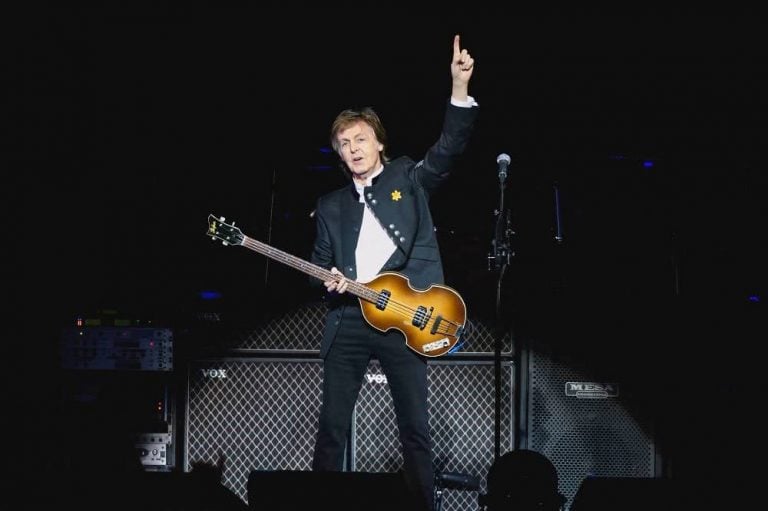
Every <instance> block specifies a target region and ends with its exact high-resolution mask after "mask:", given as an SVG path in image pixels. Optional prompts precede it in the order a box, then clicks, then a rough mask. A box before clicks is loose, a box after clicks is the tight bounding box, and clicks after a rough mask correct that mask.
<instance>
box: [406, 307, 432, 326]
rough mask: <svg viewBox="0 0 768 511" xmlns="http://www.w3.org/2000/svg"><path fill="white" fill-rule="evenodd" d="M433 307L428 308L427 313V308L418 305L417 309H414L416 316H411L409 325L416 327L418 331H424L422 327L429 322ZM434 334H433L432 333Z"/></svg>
mask: <svg viewBox="0 0 768 511" xmlns="http://www.w3.org/2000/svg"><path fill="white" fill-rule="evenodd" d="M434 310H435V308H434V307H430V308H429V311H427V308H426V307H424V306H423V305H419V307H418V308H417V309H416V314H414V315H413V319H412V320H411V323H412V324H413V326H415V327H418V328H419V330H424V327H425V326H427V323H428V322H429V318H431V317H432V311H434ZM432 333H434V332H432Z"/></svg>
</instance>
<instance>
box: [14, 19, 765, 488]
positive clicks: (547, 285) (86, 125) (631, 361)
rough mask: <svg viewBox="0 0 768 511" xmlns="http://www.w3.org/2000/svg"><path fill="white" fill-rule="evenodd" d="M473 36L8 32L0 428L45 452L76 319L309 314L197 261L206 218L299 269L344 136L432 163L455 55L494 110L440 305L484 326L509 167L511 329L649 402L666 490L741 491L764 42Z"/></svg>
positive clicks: (195, 23)
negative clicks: (286, 257)
mask: <svg viewBox="0 0 768 511" xmlns="http://www.w3.org/2000/svg"><path fill="white" fill-rule="evenodd" d="M383 10H385V9H379V11H383ZM476 11H479V12H474V13H473V14H472V15H462V14H461V13H460V12H458V10H455V11H454V10H452V9H446V12H445V13H444V14H442V15H435V16H432V17H426V16H413V15H408V16H405V15H402V16H401V15H398V13H396V12H386V13H382V12H373V11H366V10H358V9H357V8H350V9H349V10H347V9H342V8H339V9H338V10H334V11H327V10H320V9H310V10H302V9H298V8H297V9H296V11H295V12H288V10H286V9H281V10H270V9H268V8H260V9H256V8H253V9H235V8H230V9H227V8H221V9H215V10H214V9H193V8H185V9H181V8H179V9H170V8H167V9H161V8H153V9H146V10H142V9H137V8H118V7H113V8H106V7H101V8H84V9H77V10H75V9H59V8H49V9H45V10H39V11H35V12H31V11H27V12H23V13H16V14H14V15H10V16H8V17H7V19H6V21H8V22H10V24H11V25H12V27H11V30H9V31H8V34H9V35H10V43H11V44H10V45H9V46H6V51H7V53H6V55H7V60H6V61H5V73H4V75H5V80H4V81H5V82H6V85H8V86H9V89H8V94H7V96H6V97H7V100H8V101H7V107H8V108H7V110H6V115H5V119H6V120H7V121H9V127H10V130H9V131H8V135H7V136H6V137H5V143H6V149H5V153H6V157H7V158H8V160H9V161H8V163H7V164H6V165H7V166H6V169H5V170H6V172H5V173H4V174H5V176H4V178H3V179H4V180H5V181H6V183H7V184H6V185H5V186H3V191H4V195H5V196H6V200H5V204H6V208H5V209H6V212H7V216H6V229H5V235H6V244H7V246H9V247H10V248H8V249H7V250H8V251H9V252H10V255H11V261H10V263H9V264H7V265H6V269H7V270H9V276H8V281H9V282H11V283H12V285H11V286H9V287H7V288H6V289H7V292H8V293H9V295H10V296H9V302H10V303H11V304H12V307H13V309H12V310H11V312H12V321H11V322H10V323H9V324H10V325H11V326H12V328H11V332H10V333H9V337H8V339H10V340H11V342H8V343H7V349H9V360H12V361H13V363H12V364H11V365H12V366H13V367H11V368H10V370H9V371H7V372H6V375H7V377H8V378H9V380H10V381H12V382H14V383H13V387H12V388H13V389H14V390H13V392H12V393H11V395H12V399H11V403H12V405H13V407H12V408H9V410H12V413H10V414H6V420H9V421H10V423H11V426H12V427H13V428H14V429H15V430H18V431H23V432H24V433H25V434H27V433H28V434H29V435H31V436H35V437H40V436H42V437H45V436H46V435H48V434H50V433H51V430H52V429H55V428H56V426H55V425H53V424H51V423H50V422H51V420H50V417H51V416H52V415H53V414H52V410H55V409H56V408H57V400H58V393H57V391H58V388H57V385H58V382H57V380H56V364H57V359H56V346H57V342H58V340H59V330H60V328H61V327H63V326H68V325H71V324H72V322H73V321H74V318H75V317H77V316H78V315H86V316H87V315H95V314H98V311H103V310H115V311H118V314H119V315H120V316H123V317H129V318H135V319H140V320H142V321H145V320H154V321H156V322H161V323H165V324H169V325H171V326H172V327H174V328H176V329H178V330H179V331H190V330H194V328H195V327H196V325H197V324H198V322H199V320H200V317H201V316H200V313H202V312H209V311H216V312H217V313H219V314H220V317H221V318H223V321H224V322H229V323H231V324H237V325H248V324H256V323H257V322H258V321H259V319H260V318H262V317H264V316H265V315H269V314H272V313H275V312H276V311H282V310H287V309H288V308H290V307H292V306H294V305H295V304H297V303H301V302H303V301H306V300H308V299H312V298H314V296H313V295H312V292H311V291H310V290H309V287H308V285H307V279H306V277H305V276H304V275H303V274H299V273H298V272H295V271H294V270H292V269H288V268H285V267H281V266H279V265H278V264H277V263H267V261H266V259H264V258H262V256H260V255H257V254H253V253H251V252H249V251H247V250H245V249H243V248H241V247H227V248H225V247H222V246H221V245H220V244H214V243H212V242H211V240H209V239H208V238H207V237H206V236H205V231H206V227H207V226H206V217H207V215H208V214H209V213H214V214H217V215H223V216H225V217H227V219H228V220H234V221H236V223H237V225H238V226H239V227H241V228H242V229H243V231H244V232H245V233H246V234H248V235H249V236H251V237H254V238H256V239H260V240H263V241H266V242H268V243H270V244H272V245H273V246H276V247H278V248H281V249H283V250H286V251H288V252H290V253H293V254H296V255H298V256H300V257H304V258H307V257H308V256H309V250H310V247H311V242H312V237H313V234H314V225H313V223H312V219H311V217H310V213H311V211H312V209H313V207H314V200H315V198H316V197H317V196H319V195H320V194H322V193H325V192H327V191H330V190H332V189H334V188H336V187H338V186H340V185H341V184H343V183H344V179H343V176H342V174H341V172H340V170H339V169H338V166H337V160H336V158H335V156H334V155H333V154H330V153H329V152H328V145H329V144H328V140H327V135H328V128H329V126H330V123H331V122H332V120H333V118H334V116H335V115H336V113H338V111H340V110H341V109H343V108H346V107H350V106H361V105H371V106H373V107H374V108H376V109H377V111H378V112H379V113H380V115H381V117H382V119H383V121H384V123H385V126H386V127H387V129H388V132H389V136H390V147H389V153H390V154H391V155H395V156H396V155H401V154H408V155H410V156H412V157H413V158H414V159H418V158H420V156H421V154H422V152H423V151H424V150H425V149H426V148H427V147H428V145H429V144H431V143H432V142H433V139H434V137H435V136H436V135H437V134H438V132H439V128H440V123H441V120H442V112H443V108H444V105H445V102H446V101H447V99H448V97H449V94H450V75H449V68H448V66H449V62H450V57H451V42H452V36H453V34H454V33H460V34H461V36H462V45H463V46H465V47H466V48H468V49H469V51H470V52H471V53H472V55H473V56H474V57H475V59H476V68H475V74H474V76H473V79H472V83H471V86H470V93H471V94H472V95H473V96H474V97H475V98H476V99H477V100H478V102H479V104H480V106H481V108H482V111H481V115H480V118H479V122H478V125H477V128H476V132H475V135H474V138H473V140H472V143H471V145H470V147H469V148H468V150H467V152H466V154H465V155H464V157H463V159H462V160H461V162H460V164H459V167H458V169H457V171H456V173H455V176H454V178H453V180H452V181H451V182H450V183H449V184H447V185H446V187H445V188H444V189H443V190H441V192H440V193H439V194H438V195H437V196H436V197H435V198H434V200H433V211H434V216H435V220H436V223H437V225H438V229H439V231H438V232H439V236H440V242H441V247H442V252H443V254H444V260H445V266H446V277H447V282H448V283H449V285H451V286H453V287H455V288H456V289H457V290H458V291H459V292H460V293H462V295H463V296H464V297H465V299H466V301H467V303H468V307H469V309H470V310H471V311H472V313H473V314H475V315H477V316H478V317H481V318H485V319H487V320H488V321H491V322H492V321H493V319H494V300H495V284H496V275H495V273H493V272H490V271H489V270H488V259H487V256H488V252H489V249H490V243H491V240H492V238H493V224H494V209H495V208H496V207H497V206H498V199H499V197H498V196H499V184H498V178H497V166H496V163H495V160H496V156H497V155H498V154H499V153H501V152H506V153H508V154H510V155H511V157H512V163H511V165H510V172H509V178H508V180H507V186H506V194H505V203H506V206H507V207H508V208H509V210H510V214H511V221H512V226H513V227H514V229H515V232H516V236H515V237H514V240H513V241H514V247H515V251H516V256H515V257H514V258H513V260H512V265H511V267H510V271H509V273H508V275H507V277H506V279H505V281H504V285H503V293H502V295H503V301H502V303H503V309H504V310H503V312H504V314H503V316H504V320H503V326H504V327H505V328H511V329H513V331H514V332H516V334H517V335H520V336H521V337H524V338H533V339H537V340H540V341H544V342H547V343H549V344H550V345H552V346H554V347H556V348H557V349H561V350H565V351H568V352H570V353H576V354H579V353H581V354H583V355H584V357H591V358H592V359H594V360H598V361H599V363H604V364H605V366H606V367H608V368H609V369H610V371H611V372H612V373H613V374H615V375H616V376H617V377H619V378H621V379H623V380H624V381H629V382H632V384H633V385H634V386H635V387H636V388H638V389H641V390H642V392H643V394H644V396H645V399H646V401H647V403H648V406H649V408H651V409H652V410H653V411H654V414H655V416H656V417H657V419H658V421H659V424H660V428H659V435H660V445H661V446H662V449H663V456H664V458H665V463H666V464H667V470H668V471H669V473H670V474H672V475H674V476H675V477H679V478H682V479H686V480H691V481H693V480H705V481H710V482H711V481H720V480H721V478H725V477H726V476H727V475H728V474H734V473H736V474H742V473H743V471H745V470H746V469H745V468H744V467H743V466H741V465H740V463H742V462H744V461H745V460H747V459H749V457H750V455H749V454H748V453H747V452H745V451H746V450H747V448H748V447H749V446H750V445H752V443H753V441H755V440H753V439H752V438H751V435H752V433H753V428H754V424H755V422H754V420H755V415H756V414H757V412H758V409H759V408H758V406H759V405H758V404H757V403H756V402H755V400H756V397H757V396H758V395H759V385H760V383H762V382H761V381H760V379H759V378H758V374H760V373H761V371H760V370H761V369H762V367H761V363H760V361H759V360H758V358H757V351H758V350H759V348H760V343H761V342H762V341H763V340H764V339H765V337H766V335H765V328H764V324H763V323H764V317H765V299H766V281H765V270H764V264H765V260H766V249H765V246H766V236H765V232H764V223H765V219H766V215H765V185H766V180H765V170H766V169H765V158H764V138H765V129H764V124H765V123H764V120H765V113H766V108H765V107H766V93H765V91H766V85H768V83H766V76H765V61H766V60H765V57H766V55H765V50H764V48H768V45H767V44H765V41H764V39H765V37H764V35H763V34H764V31H763V30H761V29H759V28H758V25H757V23H756V22H753V21H752V19H751V18H749V17H746V16H745V17H741V18H735V17H734V18H727V17H720V16H718V17H701V18H692V17H690V16H685V17H668V16H660V15H653V16H652V15H650V14H647V15H645V16H635V17H609V18H598V17H589V18H579V17H565V16H549V17H538V18H527V17H518V16H515V15H513V14H512V13H510V12H504V11H483V10H480V9H476ZM555 190H557V192H558V193H559V200H560V210H559V213H560V217H559V218H560V222H561V223H560V227H561V229H562V230H561V231H558V230H557V223H556V217H555ZM558 232H560V233H561V234H562V237H563V240H562V241H561V242H557V241H556V240H555V235H556V234H558ZM202 291H215V292H217V293H220V295H221V298H219V299H217V300H214V301H205V300H202V298H201V292H202ZM177 348H178V349H179V355H180V357H183V356H184V355H185V353H187V354H188V353H190V352H191V351H192V350H194V349H198V348H201V347H200V346H189V345H188V346H184V345H180V346H178V347H177ZM202 348H210V346H207V347H202ZM182 360H183V359H182ZM182 360H180V362H181V361H182ZM596 363H597V362H596ZM48 443H50V442H47V443H45V445H47V444H48ZM42 451H44V449H42V448H40V449H34V448H32V449H31V452H30V453H29V454H28V455H27V456H25V457H24V459H25V463H24V465H25V466H26V470H27V471H34V470H35V469H37V468H39V467H40V466H41V465H42V464H44V463H45V458H46V455H47V453H46V452H42ZM731 479H739V480H741V477H738V478H733V477H729V481H730V480H731ZM718 484H719V483H718Z"/></svg>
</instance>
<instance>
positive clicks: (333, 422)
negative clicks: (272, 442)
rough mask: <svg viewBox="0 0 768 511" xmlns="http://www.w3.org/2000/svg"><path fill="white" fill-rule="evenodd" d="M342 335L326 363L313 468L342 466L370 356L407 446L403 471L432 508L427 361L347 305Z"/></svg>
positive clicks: (396, 334) (424, 504) (413, 489)
mask: <svg viewBox="0 0 768 511" xmlns="http://www.w3.org/2000/svg"><path fill="white" fill-rule="evenodd" d="M341 321H342V323H341V326H340V328H339V332H338V335H337V336H336V339H334V341H333V344H332V345H331V348H330V350H329V351H328V353H327V355H326V357H325V360H324V362H323V404H322V406H321V410H320V419H319V427H318V433H317V440H316V443H315V451H314V457H313V460H312V469H313V470H333V471H339V470H342V469H343V464H344V449H345V447H346V445H347V439H348V436H349V432H350V431H349V430H350V426H351V419H352V413H353V411H354V407H355V402H356V401H357V397H358V394H359V393H360V387H361V386H362V383H363V377H364V375H365V371H366V369H367V367H368V363H369V361H370V360H371V358H377V359H378V360H379V363H380V364H381V368H382V370H383V371H384V374H385V376H386V377H387V383H388V384H389V389H390V392H391V393H392V399H393V402H394V407H395V414H396V415H397V426H398V431H399V434H400V442H401V443H402V446H403V473H404V476H405V480H406V484H407V486H408V488H409V490H410V491H411V492H413V494H414V495H416V496H417V498H418V499H419V500H420V501H421V507H422V509H428V510H431V509H432V501H433V487H434V470H433V468H432V449H431V441H430V435H429V419H428V410H427V361H426V359H425V358H424V357H421V356H420V355H418V354H417V353H415V352H414V351H412V350H411V349H410V348H408V347H407V346H406V345H405V339H404V337H403V335H402V334H401V333H400V332H398V331H394V330H390V331H389V332H387V333H382V332H379V331H378V330H376V329H374V328H373V327H371V326H370V325H368V323H366V322H365V320H364V319H363V316H362V312H361V311H360V307H355V306H351V305H350V306H345V309H344V312H343V314H342V318H341Z"/></svg>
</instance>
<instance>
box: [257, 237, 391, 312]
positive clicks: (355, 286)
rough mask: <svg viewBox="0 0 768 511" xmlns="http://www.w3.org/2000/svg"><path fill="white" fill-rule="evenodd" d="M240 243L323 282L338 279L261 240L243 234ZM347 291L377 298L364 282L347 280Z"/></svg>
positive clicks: (328, 272)
mask: <svg viewBox="0 0 768 511" xmlns="http://www.w3.org/2000/svg"><path fill="white" fill-rule="evenodd" d="M242 245H243V246H244V247H246V248H248V249H251V250H253V251H254V252H258V253H259V254H262V255H265V256H267V257H269V258H271V259H274V260H275V261H278V262H281V263H283V264H285V265H288V266H290V267H291V268H295V269H297V270H299V271H301V272H304V273H306V274H307V275H310V276H312V277H315V278H318V279H320V280H322V281H323V282H327V281H329V280H338V279H339V276H338V275H334V274H333V273H331V272H330V271H329V270H326V269H325V268H322V267H320V266H318V265H316V264H313V263H310V262H309V261H305V260H304V259H301V258H300V257H296V256H294V255H291V254H289V253H288V252H283V251H282V250H280V249H277V248H275V247H272V246H270V245H267V244H266V243H262V242H261V241H258V240H255V239H253V238H249V237H248V236H243V243H242ZM347 291H348V292H350V293H352V294H353V295H355V296H358V297H360V298H362V299H363V300H367V301H369V302H373V303H376V300H377V299H378V298H379V293H378V292H377V291H375V290H373V289H371V288H370V287H368V286H366V285H365V284H362V283H360V282H355V281H353V280H350V281H349V286H348V287H347Z"/></svg>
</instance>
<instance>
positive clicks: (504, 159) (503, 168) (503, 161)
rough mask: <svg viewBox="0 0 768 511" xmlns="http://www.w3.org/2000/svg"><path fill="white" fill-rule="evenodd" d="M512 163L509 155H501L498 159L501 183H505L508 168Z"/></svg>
mask: <svg viewBox="0 0 768 511" xmlns="http://www.w3.org/2000/svg"><path fill="white" fill-rule="evenodd" d="M511 161H512V158H510V157H509V155H508V154H507V153H501V154H500V155H498V156H497V157H496V163H498V164H499V181H502V182H503V181H504V180H505V179H507V167H509V163H510V162H511Z"/></svg>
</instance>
